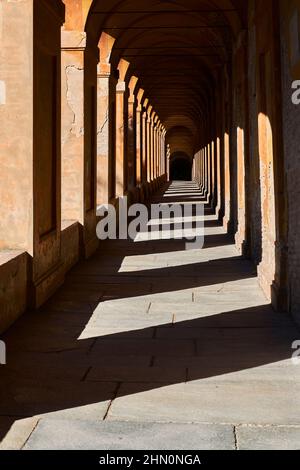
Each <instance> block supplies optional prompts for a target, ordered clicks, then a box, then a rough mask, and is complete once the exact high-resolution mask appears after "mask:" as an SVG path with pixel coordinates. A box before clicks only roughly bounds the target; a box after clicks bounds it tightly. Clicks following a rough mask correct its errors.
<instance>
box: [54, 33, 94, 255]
mask: <svg viewBox="0 0 300 470" xmlns="http://www.w3.org/2000/svg"><path fill="white" fill-rule="evenodd" d="M98 59H99V53H98V48H97V47H96V46H95V47H93V48H92V47H87V38H86V33H84V32H82V31H64V30H63V31H62V54H61V61H62V93H61V96H62V165H61V168H62V184H61V189H62V221H63V222H64V225H65V224H66V223H70V222H79V224H80V226H81V227H82V236H81V237H80V238H81V246H80V249H81V252H82V255H83V256H85V257H88V256H90V255H91V254H92V253H93V252H94V251H95V249H96V248H97V246H98V240H97V238H96V187H97V174H96V168H97V163H96V158H97V157H96V154H97V138H96V134H97V62H98Z"/></svg>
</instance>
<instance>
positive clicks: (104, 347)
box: [0, 225, 297, 438]
mask: <svg viewBox="0 0 300 470" xmlns="http://www.w3.org/2000/svg"><path fill="white" fill-rule="evenodd" d="M212 226H214V225H212ZM207 238H208V241H207V244H206V247H207V248H208V247H209V246H221V247H222V246H224V247H226V245H227V244H228V245H230V244H231V243H232V241H229V238H228V237H227V235H226V234H220V235H218V234H217V235H210V236H208V237H207ZM184 246H185V244H184V242H183V241H176V240H172V241H170V240H166V241H158V242H157V243H156V242H153V241H151V242H140V243H134V242H128V241H124V242H122V241H116V242H114V241H108V242H107V244H103V247H102V248H101V249H100V250H99V252H98V253H97V254H96V255H95V257H93V258H92V259H90V260H88V261H86V262H84V263H81V264H80V265H79V266H78V267H76V268H75V269H74V270H73V271H72V272H71V273H70V275H69V276H68V278H67V281H66V284H65V285H64V287H63V288H62V289H61V290H60V291H58V292H57V294H56V295H55V296H54V297H53V298H52V299H51V300H50V301H49V302H48V303H47V304H46V305H45V306H44V307H42V308H41V309H40V310H39V311H37V312H31V313H28V314H27V315H24V316H23V317H22V318H21V319H20V320H19V321H18V322H17V323H16V324H15V325H14V326H13V327H12V328H11V329H10V330H9V331H8V332H7V333H6V334H5V335H3V339H4V341H5V342H6V345H7V359H8V364H7V365H6V366H5V367H1V369H0V373H1V389H0V416H1V417H2V418H1V417H0V420H1V419H2V424H1V422H0V438H1V437H4V436H5V435H6V433H7V431H8V430H9V427H10V425H11V424H12V423H13V421H14V420H17V419H21V418H24V417H30V416H34V415H42V414H45V413H55V412H59V413H64V415H65V416H68V417H70V418H71V417H72V416H73V413H75V408H79V407H85V408H84V409H82V416H83V417H84V416H85V413H87V414H89V413H91V414H92V415H93V417H97V416H99V419H101V416H102V415H103V413H102V411H101V410H102V407H103V403H104V404H105V407H106V409H108V407H109V405H110V404H111V402H112V400H114V399H116V398H117V397H122V396H127V395H132V394H136V393H139V392H142V391H147V390H154V389H157V388H160V387H165V386H168V385H172V384H180V383H183V384H184V383H188V382H192V381H198V380H205V379H207V378H209V377H218V376H220V375H226V374H230V373H234V372H238V371H242V370H247V369H252V368H256V367H259V366H263V365H267V364H275V363H277V362H279V361H282V360H285V359H287V358H290V356H291V344H292V342H293V341H294V340H295V339H297V337H296V336H297V331H296V330H295V328H294V326H293V324H292V323H291V322H290V321H289V320H288V319H286V318H285V317H281V316H279V315H275V313H274V312H273V310H272V308H271V306H270V305H266V303H264V302H261V304H260V303H259V300H257V299H256V305H255V306H251V307H249V308H240V306H238V302H237V303H236V305H237V307H236V309H234V310H232V307H230V306H229V305H230V304H227V302H226V294H225V293H224V294H222V293H221V294H218V297H217V296H216V293H215V292H214V291H213V292H212V293H210V292H209V291H205V292H203V294H202V295H203V296H204V297H207V298H209V296H216V297H215V299H214V301H213V302H211V303H209V302H208V304H207V305H206V306H204V304H203V303H202V302H201V299H200V300H199V299H195V298H194V294H193V293H192V292H191V293H190V294H189V293H187V295H190V296H191V297H190V302H189V303H188V307H187V305H186V303H185V301H184V300H182V301H181V302H179V303H178V302H177V301H176V297H174V298H173V299H172V304H171V305H170V303H168V302H164V301H161V302H160V300H161V299H160V298H158V302H157V304H155V305H153V296H155V295H158V296H159V295H161V294H166V295H169V293H171V298H172V295H173V296H175V295H176V294H177V293H179V294H180V295H181V293H180V291H183V290H188V289H191V290H192V289H194V288H195V289H197V288H202V287H205V286H207V287H209V286H214V285H216V284H226V283H228V282H231V281H235V280H243V279H245V280H246V279H251V278H253V276H254V274H253V267H252V265H251V263H250V262H248V261H246V260H242V258H241V257H239V256H232V255H231V256H230V257H229V258H226V257H225V255H223V256H222V254H219V255H218V259H211V260H203V261H202V262H197V260H196V262H195V261H194V260H193V259H187V260H186V261H185V263H186V264H182V265H180V266H176V265H172V266H161V267H156V268H155V267H153V265H151V262H150V263H149V266H143V265H141V266H139V268H140V269H138V268H137V266H136V265H135V263H133V264H132V266H130V263H129V264H127V265H126V264H125V268H124V264H123V262H124V258H125V256H128V257H129V258H130V257H131V256H134V255H135V254H143V255H145V254H150V255H157V256H158V261H159V259H160V257H163V256H164V253H171V254H173V255H174V256H175V261H176V252H179V251H184ZM203 253H205V250H204V251H203ZM187 256H188V255H187ZM170 262H171V260H170ZM173 262H174V259H173ZM123 268H124V269H126V271H122V269H123ZM147 268H148V269H147ZM246 294H247V293H245V295H246ZM248 295H249V293H248ZM133 298H136V299H135V300H134V304H133V303H132V302H133V300H132V299H133ZM249 301H250V303H251V296H250V297H249ZM114 302H117V308H116V310H114V305H115V304H114ZM118 302H119V303H118ZM127 302H128V303H127ZM121 304H122V305H121ZM114 311H117V313H118V315H119V316H118V319H119V320H118V322H115V323H114V322H113V321H112V318H113V315H114ZM128 318H129V319H128ZM123 321H124V323H122V322H123ZM140 325H142V326H140ZM118 330H119V331H118ZM92 405H95V406H94V407H93V406H92ZM76 413H78V410H76ZM80 413H81V412H80ZM7 417H8V418H7Z"/></svg>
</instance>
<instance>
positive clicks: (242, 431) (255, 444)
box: [236, 426, 300, 450]
mask: <svg viewBox="0 0 300 470" xmlns="http://www.w3.org/2000/svg"><path fill="white" fill-rule="evenodd" d="M236 434H237V442H238V449H239V450H300V426H238V427H237V429H236Z"/></svg>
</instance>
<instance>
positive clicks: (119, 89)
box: [116, 80, 126, 94]
mask: <svg viewBox="0 0 300 470" xmlns="http://www.w3.org/2000/svg"><path fill="white" fill-rule="evenodd" d="M116 93H123V94H124V93H126V83H125V82H123V81H122V80H119V81H118V83H117V86H116Z"/></svg>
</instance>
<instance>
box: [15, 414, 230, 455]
mask: <svg viewBox="0 0 300 470" xmlns="http://www.w3.org/2000/svg"><path fill="white" fill-rule="evenodd" d="M234 448H235V443H234V433H233V428H232V427H231V426H217V425H198V424H176V423H171V424H158V423H136V422H133V423H131V422H120V423H119V422H105V421H104V422H100V423H99V422H94V423H91V422H90V421H87V422H81V423H78V421H75V422H69V423H67V422H66V421H57V420H55V421H47V420H45V419H42V420H40V422H39V424H38V426H37V428H36V430H35V431H34V432H33V434H32V435H31V436H30V439H29V440H28V441H27V443H26V445H25V447H24V449H25V450H47V449H57V450H135V449H143V450H174V449H178V450H200V449H201V450H212V449H219V450H233V449H234Z"/></svg>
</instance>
